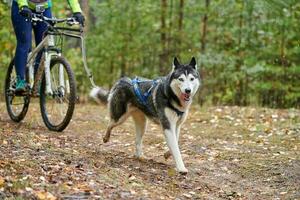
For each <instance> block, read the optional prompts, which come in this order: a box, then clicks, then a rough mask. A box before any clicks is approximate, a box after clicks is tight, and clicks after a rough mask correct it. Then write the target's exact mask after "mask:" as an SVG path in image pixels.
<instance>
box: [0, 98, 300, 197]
mask: <svg viewBox="0 0 300 200" xmlns="http://www.w3.org/2000/svg"><path fill="white" fill-rule="evenodd" d="M107 120H108V119H107V117H106V108H105V107H103V106H99V105H88V104H84V105H77V108H76V113H75V115H74V118H73V121H72V123H71V124H70V126H69V127H68V128H67V130H65V131H64V132H63V133H53V132H49V131H48V130H47V129H46V128H45V126H44V125H43V123H42V121H41V117H40V114H39V108H38V105H37V104H32V105H31V107H30V111H29V113H28V114H27V117H26V118H25V120H24V122H22V123H20V124H16V123H13V122H11V121H10V120H9V118H8V116H7V114H6V111H5V107H4V104H3V103H0V199H3V198H8V199H23V198H24V199H32V198H36V199H120V198H121V199H175V198H178V199H300V111H299V110H295V109H290V110H273V109H263V108H239V107H209V108H201V109H199V108H195V107H194V108H193V110H192V112H191V114H190V117H189V119H188V121H187V123H186V124H185V125H184V126H183V129H182V134H181V139H180V143H181V145H180V146H181V151H182V154H183V158H184V161H185V163H186V165H187V168H188V169H189V173H188V175H186V176H183V175H178V174H177V173H176V172H175V171H174V169H173V167H174V164H173V160H172V158H171V159H169V160H167V161H165V160H164V158H163V154H164V152H165V151H166V144H165V141H164V137H163V135H162V133H161V132H160V128H159V127H158V126H156V125H154V124H152V123H150V124H149V126H148V129H147V133H146V135H145V138H144V153H145V157H146V159H144V160H137V159H135V158H134V157H133V154H134V127H133V124H132V123H131V120H129V121H128V122H126V123H125V124H124V125H123V126H121V127H120V128H117V129H115V130H114V131H113V135H112V137H111V141H110V142H109V143H107V144H103V142H102V135H103V134H104V130H105V127H106V124H107Z"/></svg>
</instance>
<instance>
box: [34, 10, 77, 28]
mask: <svg viewBox="0 0 300 200" xmlns="http://www.w3.org/2000/svg"><path fill="white" fill-rule="evenodd" d="M31 21H32V22H39V21H40V22H46V23H50V24H57V23H63V22H66V23H67V24H68V25H70V26H72V25H78V24H79V22H78V21H76V19H75V18H74V17H69V18H62V19H58V18H55V17H52V18H49V17H45V16H43V15H41V14H36V13H32V16H31Z"/></svg>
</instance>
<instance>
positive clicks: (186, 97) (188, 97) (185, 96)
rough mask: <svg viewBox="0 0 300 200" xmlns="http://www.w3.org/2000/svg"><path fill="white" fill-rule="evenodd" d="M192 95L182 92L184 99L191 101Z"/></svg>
mask: <svg viewBox="0 0 300 200" xmlns="http://www.w3.org/2000/svg"><path fill="white" fill-rule="evenodd" d="M190 97H191V95H190V94H186V93H182V94H181V99H183V100H184V101H190V99H191V98H190Z"/></svg>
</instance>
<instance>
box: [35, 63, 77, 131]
mask: <svg viewBox="0 0 300 200" xmlns="http://www.w3.org/2000/svg"><path fill="white" fill-rule="evenodd" d="M50 81H51V90H52V94H47V91H46V87H47V86H46V77H45V75H44V76H43V79H42V83H41V88H40V107H41V114H42V118H43V121H44V123H45V125H46V126H47V128H48V129H49V130H51V131H58V132H59V131H63V130H64V129H65V128H66V127H67V126H68V124H69V123H70V121H71V119H72V116H73V112H74V108H75V102H76V83H75V78H74V73H73V71H72V69H71V67H70V64H69V63H68V62H67V61H66V60H65V58H63V57H53V58H52V59H51V64H50Z"/></svg>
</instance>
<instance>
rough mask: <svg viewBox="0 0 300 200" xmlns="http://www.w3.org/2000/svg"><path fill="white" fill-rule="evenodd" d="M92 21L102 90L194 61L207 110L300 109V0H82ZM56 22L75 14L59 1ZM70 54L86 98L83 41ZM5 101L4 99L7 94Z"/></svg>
mask: <svg viewBox="0 0 300 200" xmlns="http://www.w3.org/2000/svg"><path fill="white" fill-rule="evenodd" d="M7 2H8V0H2V2H1V3H0V27H1V29H0V49H1V50H0V51H1V53H0V80H3V81H0V88H1V90H0V93H2V94H3V89H2V88H3V84H4V78H5V73H6V68H7V66H8V64H9V62H10V60H11V58H12V57H13V55H14V50H15V44H16V42H15V36H14V32H13V29H12V25H11V20H10V7H9V6H8V4H9V3H7ZM80 3H81V5H82V10H83V12H84V14H85V16H86V18H87V22H86V27H85V29H86V42H87V55H88V64H89V67H90V68H91V69H92V71H93V74H94V77H95V82H96V83H97V84H98V85H102V86H105V87H111V86H112V84H113V82H114V81H116V80H117V79H118V78H120V77H121V76H129V77H134V76H135V75H138V76H144V77H148V78H155V77H157V76H162V75H165V74H166V73H168V72H169V71H170V70H171V67H172V60H173V57H174V56H178V57H179V58H180V60H181V61H182V62H183V63H186V62H188V61H189V60H190V58H191V57H192V56H195V57H196V58H197V61H198V66H199V71H200V74H201V78H202V83H203V86H202V89H201V91H200V92H199V93H198V98H197V102H198V103H199V104H201V105H203V104H209V105H239V106H248V105H251V106H267V107H276V108H288V107H296V108H299V107H300V36H299V33H300V23H299V22H300V2H299V1H297V0H225V1H224V0H157V1H153V0H127V1H121V0H81V1H80ZM53 5H54V7H53V12H54V16H56V17H66V16H70V15H71V13H70V10H69V7H68V4H67V1H61V0H60V1H59V0H53ZM64 53H65V55H66V57H67V58H68V60H69V61H70V63H71V64H72V67H73V69H74V71H75V74H76V80H77V83H78V91H79V92H80V93H81V94H87V92H88V91H89V89H90V83H89V80H88V78H87V76H86V74H85V71H84V69H83V64H82V60H81V54H80V48H79V41H76V40H66V42H65V46H64ZM1 96H3V95H1Z"/></svg>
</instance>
